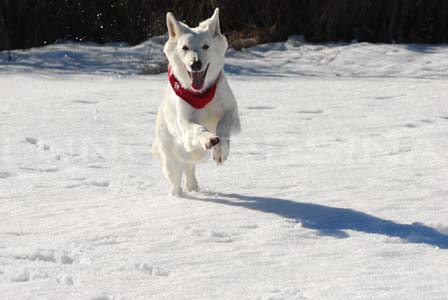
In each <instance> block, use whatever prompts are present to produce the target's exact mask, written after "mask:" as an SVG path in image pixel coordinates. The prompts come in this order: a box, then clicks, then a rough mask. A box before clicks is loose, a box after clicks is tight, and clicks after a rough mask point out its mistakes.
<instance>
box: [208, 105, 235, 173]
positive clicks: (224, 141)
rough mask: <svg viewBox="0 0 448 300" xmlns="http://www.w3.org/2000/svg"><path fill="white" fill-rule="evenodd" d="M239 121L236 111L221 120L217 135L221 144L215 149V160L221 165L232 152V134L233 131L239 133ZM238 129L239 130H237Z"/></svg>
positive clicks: (231, 111) (225, 115)
mask: <svg viewBox="0 0 448 300" xmlns="http://www.w3.org/2000/svg"><path fill="white" fill-rule="evenodd" d="M239 126H240V125H239V119H238V113H237V112H236V110H228V111H226V112H225V113H224V115H223V116H222V118H221V119H220V120H219V122H218V125H217V127H216V133H217V134H218V137H219V139H220V143H219V144H218V145H217V146H216V147H215V148H213V159H214V160H215V162H216V163H217V164H218V165H219V164H223V163H224V161H225V160H226V159H227V157H228V156H229V152H230V134H231V132H232V130H235V131H239V130H240V129H239ZM235 127H237V128H235Z"/></svg>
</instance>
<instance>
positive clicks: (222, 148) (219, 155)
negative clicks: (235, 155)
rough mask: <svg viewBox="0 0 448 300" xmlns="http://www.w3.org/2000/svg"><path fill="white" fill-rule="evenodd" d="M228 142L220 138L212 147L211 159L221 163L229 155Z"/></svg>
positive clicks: (218, 163)
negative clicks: (217, 143)
mask: <svg viewBox="0 0 448 300" xmlns="http://www.w3.org/2000/svg"><path fill="white" fill-rule="evenodd" d="M229 149H230V143H229V141H228V140H226V139H222V140H221V142H220V143H219V145H216V146H215V147H214V148H213V160H214V161H215V162H216V164H217V165H222V164H223V163H224V162H225V161H226V159H227V157H228V156H229Z"/></svg>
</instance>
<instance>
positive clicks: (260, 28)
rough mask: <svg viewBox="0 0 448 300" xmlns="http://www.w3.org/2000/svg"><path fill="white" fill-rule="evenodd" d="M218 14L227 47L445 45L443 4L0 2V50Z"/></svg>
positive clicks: (446, 4) (131, 32) (112, 38)
mask: <svg viewBox="0 0 448 300" xmlns="http://www.w3.org/2000/svg"><path fill="white" fill-rule="evenodd" d="M218 6H219V7H220V8H221V26H222V30H223V32H225V34H226V35H227V36H228V38H229V42H230V45H231V46H232V47H234V48H241V47H245V46H250V45H253V44H257V43H263V42H270V41H280V40H285V39H286V38H287V37H288V36H289V35H292V34H303V35H304V36H305V38H306V40H308V41H312V42H324V41H351V40H354V39H356V40H358V41H368V42H382V43H391V42H397V43H411V42H412V43H446V42H448V0H264V1H262V0H246V1H239V0H191V1H188V0H162V1H161V0H98V1H95V0H0V50H5V49H24V48H30V47H35V46H41V45H45V44H50V43H54V42H55V41H57V40H79V41H94V42H99V43H106V42H128V43H130V44H137V43H140V42H141V41H143V40H145V39H147V38H148V37H150V36H153V35H159V34H163V33H165V32H166V25H165V13H166V12H167V11H172V12H173V13H174V14H175V15H176V17H177V18H178V19H180V20H184V21H185V22H186V23H187V24H189V25H197V24H198V22H199V21H200V20H202V19H204V18H207V17H209V16H210V15H211V14H212V12H213V9H214V8H215V7H218Z"/></svg>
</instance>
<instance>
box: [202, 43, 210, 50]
mask: <svg viewBox="0 0 448 300" xmlns="http://www.w3.org/2000/svg"><path fill="white" fill-rule="evenodd" d="M208 48H210V47H209V46H208V45H207V44H205V45H204V46H202V49H204V50H207V49H208Z"/></svg>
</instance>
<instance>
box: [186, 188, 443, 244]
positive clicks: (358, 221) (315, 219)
mask: <svg viewBox="0 0 448 300" xmlns="http://www.w3.org/2000/svg"><path fill="white" fill-rule="evenodd" d="M193 199H195V200H201V201H207V202H214V203H219V204H224V205H231V206H239V207H244V208H247V209H252V210H257V211H261V212H265V213H270V214H275V215H278V216H280V217H283V218H287V219H291V220H294V221H297V222H300V223H301V224H302V227H304V228H309V229H314V230H318V231H319V233H320V234H322V235H327V236H334V237H338V238H346V237H348V234H347V233H346V232H344V230H355V231H359V232H365V233H374V234H382V235H385V236H389V237H398V238H401V239H403V240H404V241H406V242H409V243H421V244H428V245H432V246H436V247H439V248H441V249H448V235H446V234H443V233H441V232H439V231H437V230H436V229H434V228H431V227H428V226H425V225H423V224H421V223H413V224H410V225H408V224H399V223H395V222H393V221H389V220H385V219H381V218H378V217H375V216H371V215H368V214H366V213H363V212H359V211H356V210H353V209H346V208H337V207H330V206H324V205H319V204H312V203H304V202H295V201H292V200H287V199H280V198H271V197H257V196H245V195H240V194H221V193H220V194H218V195H217V197H216V198H208V199H199V198H193Z"/></svg>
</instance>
